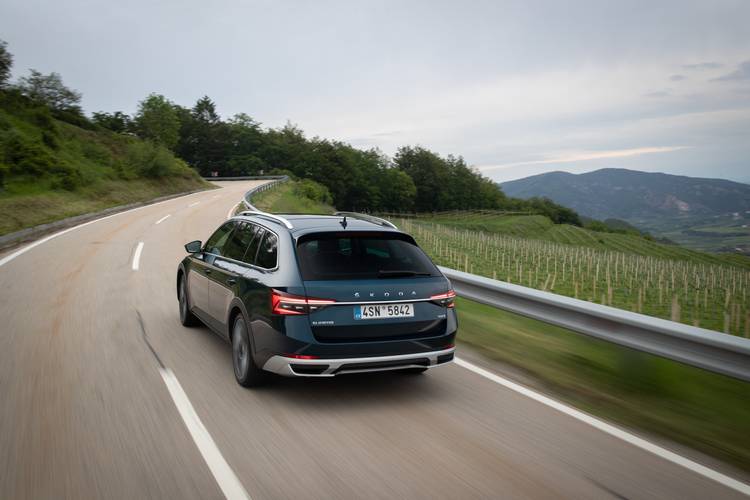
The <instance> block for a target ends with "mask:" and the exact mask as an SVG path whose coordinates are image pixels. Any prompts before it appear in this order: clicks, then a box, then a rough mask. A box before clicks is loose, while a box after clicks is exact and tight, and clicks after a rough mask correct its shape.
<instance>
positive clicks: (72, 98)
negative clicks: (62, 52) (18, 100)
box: [18, 69, 81, 115]
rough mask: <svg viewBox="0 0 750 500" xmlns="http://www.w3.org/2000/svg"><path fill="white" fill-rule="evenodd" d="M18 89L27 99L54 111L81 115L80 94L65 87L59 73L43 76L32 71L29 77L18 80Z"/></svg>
mask: <svg viewBox="0 0 750 500" xmlns="http://www.w3.org/2000/svg"><path fill="white" fill-rule="evenodd" d="M18 88H19V90H20V91H21V93H22V94H24V95H25V96H26V97H28V98H29V99H31V100H33V101H36V102H39V103H42V104H45V105H47V106H49V107H50V109H52V110H54V111H63V112H70V113H74V114H79V115H80V114H81V106H80V103H81V93H80V92H78V91H76V90H73V89H69V88H68V87H66V86H65V84H63V81H62V77H61V76H60V74H59V73H55V72H52V73H50V74H49V75H44V74H42V73H40V72H39V71H37V70H35V69H32V70H30V74H29V76H25V77H23V78H21V79H20V80H19V82H18Z"/></svg>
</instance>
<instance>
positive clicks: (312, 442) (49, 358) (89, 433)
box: [0, 182, 743, 499]
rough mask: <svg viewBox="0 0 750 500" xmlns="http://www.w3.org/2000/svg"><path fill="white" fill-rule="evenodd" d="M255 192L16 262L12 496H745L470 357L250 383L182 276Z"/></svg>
mask: <svg viewBox="0 0 750 500" xmlns="http://www.w3.org/2000/svg"><path fill="white" fill-rule="evenodd" d="M251 184H252V183H251V182H232V183H226V184H223V186H224V187H223V189H220V190H215V191H209V192H203V193H198V194H194V195H190V196H187V197H183V198H178V199H174V200H170V201H167V202H163V203H160V204H157V205H152V206H148V207H144V208H141V209H137V210H134V211H131V212H127V213H123V214H120V215H116V216H114V217H109V218H107V219H105V220H101V221H98V222H94V223H91V224H88V225H86V226H84V227H80V228H78V229H75V230H73V231H70V232H67V233H66V234H63V235H60V236H58V237H56V238H53V239H51V240H49V241H46V242H44V243H42V244H40V245H38V246H36V247H35V248H32V249H31V250H29V251H27V252H25V253H23V254H22V255H19V256H17V257H16V258H14V259H13V260H10V261H7V262H5V263H4V264H3V265H1V266H0V498H3V499H5V498H7V499H15V498H94V497H100V498H222V497H223V496H224V491H226V490H222V486H220V484H223V485H224V486H225V487H226V484H228V483H227V482H229V483H231V480H232V478H231V477H227V475H229V476H232V475H233V477H234V478H236V479H238V480H239V483H241V486H240V490H241V489H243V488H244V490H245V491H244V492H245V493H246V494H247V495H249V496H250V497H251V498H253V499H265V498H321V499H334V498H340V499H351V498H461V499H463V498H498V497H503V498H550V497H567V498H597V499H599V498H608V497H617V498H659V499H663V498H713V499H718V498H743V495H741V494H740V493H739V492H738V491H736V490H733V489H730V488H728V487H727V486H725V485H723V484H721V482H719V481H715V480H712V479H710V478H707V477H705V476H704V475H701V474H697V473H695V472H694V471H693V470H691V469H690V468H687V467H684V466H681V465H678V464H675V463H673V462H671V461H668V460H665V459H664V458H662V457H660V456H658V455H657V454H654V453H650V452H648V451H645V450H643V449H641V448H638V447H636V446H633V445H632V444H630V443H628V442H626V441H623V440H622V439H618V438H617V437H615V436H612V435H609V434H606V433H604V432H602V431H601V430H599V429H596V428H594V427H592V426H591V425H587V424H586V423H585V422H582V421H580V420H577V419H575V418H571V416H569V415H567V414H565V413H562V412H559V411H556V410H554V409H552V408H550V407H548V406H545V405H544V404H540V403H539V401H536V400H533V399H530V398H528V397H525V396H524V395H522V394H519V393H518V392H515V391H512V390H509V389H508V388H506V387H504V386H502V385H499V384H497V383H495V382H493V381H492V380H488V379H487V378H485V377H482V376H480V375H478V374H477V373H475V372H472V371H470V370H467V369H466V368H464V367H462V366H458V365H451V366H447V367H442V368H438V369H435V370H432V371H430V372H429V373H427V374H425V375H423V376H405V375H401V374H392V373H391V374H388V373H384V374H368V375H362V376H359V375H352V376H348V377H340V378H336V379H326V380H320V379H317V380H305V379H282V380H279V381H278V382H276V383H274V384H272V385H270V386H268V387H264V388H262V389H257V390H246V389H243V388H241V387H240V386H238V385H237V384H236V383H235V381H234V376H233V373H232V367H231V356H230V349H229V346H228V344H226V343H225V342H224V341H223V340H221V339H219V338H218V337H217V336H215V335H213V334H212V333H210V332H209V331H208V330H207V329H205V328H193V329H186V328H183V327H182V326H181V325H180V323H179V320H178V315H177V299H176V296H175V270H176V266H177V263H178V262H179V260H180V259H181V258H182V257H183V256H184V255H185V251H184V249H183V247H182V245H183V244H184V243H185V242H187V241H190V240H193V239H201V240H205V239H206V238H207V236H208V235H209V234H210V232H211V231H212V230H213V229H214V228H215V227H216V226H217V224H218V223H219V222H220V221H222V220H224V219H225V218H226V216H227V212H228V211H229V210H230V209H231V208H232V206H233V205H234V204H236V203H237V201H238V200H239V199H240V197H241V195H242V193H243V192H244V191H246V190H247V189H248V188H249V187H250V185H251ZM167 215H169V217H167V218H164V217H165V216H167ZM157 221H159V223H158V224H157ZM141 242H142V243H143V245H139V243H141ZM139 247H140V252H138V253H139V254H140V255H139V257H140V258H139V259H138V260H139V262H138V266H137V267H138V269H137V270H134V269H133V268H134V265H133V264H134V262H133V261H134V256H135V254H136V250H137V249H138V248H139ZM2 257H3V256H0V261H1V259H2ZM6 257H7V254H6ZM139 316H140V320H139ZM459 335H460V333H459ZM459 355H460V353H459ZM166 372H169V373H172V374H174V377H176V380H177V381H178V385H179V386H180V387H181V388H182V390H184V395H185V396H186V398H185V401H188V400H189V403H187V404H188V405H190V406H191V408H190V410H193V409H194V411H195V414H196V415H197V417H195V416H192V417H191V414H190V411H188V412H187V413H185V415H187V416H186V417H184V418H183V414H182V413H181V410H179V409H178V405H179V404H183V408H182V411H184V410H185V408H184V404H185V401H182V403H179V402H177V403H176V399H174V398H173V397H174V394H173V392H171V391H173V390H174V387H172V389H170V386H169V385H168V384H166V383H165V380H166V379H165V376H164V373H166ZM177 399H179V398H177ZM198 419H199V420H200V422H198ZM191 426H192V427H191ZM196 429H198V431H200V432H198V434H199V435H198V437H195V434H194V431H195V430H196ZM201 432H203V434H201ZM201 435H202V436H203V438H201V437H200V436H201ZM207 435H210V438H208V440H209V441H211V442H210V443H208V444H207V442H206V441H205V436H207ZM201 439H203V442H201ZM214 445H215V447H213V448H212V446H214ZM212 450H213V451H212ZM217 455H218V456H217ZM204 456H206V457H207V458H205V459H204ZM217 463H218V465H217ZM221 463H223V464H224V465H225V466H227V467H225V468H224V469H222V467H221ZM209 464H211V467H213V468H210V467H209ZM227 470H229V472H228V473H227ZM230 493H231V492H230ZM235 493H237V492H236V491H235Z"/></svg>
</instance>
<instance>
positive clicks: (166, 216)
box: [156, 214, 172, 224]
mask: <svg viewBox="0 0 750 500" xmlns="http://www.w3.org/2000/svg"><path fill="white" fill-rule="evenodd" d="M170 217H172V214H167V215H165V216H164V217H162V218H161V219H159V220H158V221H156V224H161V223H162V222H164V221H165V220H167V219H169V218H170Z"/></svg>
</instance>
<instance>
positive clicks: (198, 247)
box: [185, 240, 201, 253]
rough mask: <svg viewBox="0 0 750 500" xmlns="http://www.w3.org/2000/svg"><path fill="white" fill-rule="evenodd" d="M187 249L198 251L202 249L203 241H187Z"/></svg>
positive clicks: (188, 251)
mask: <svg viewBox="0 0 750 500" xmlns="http://www.w3.org/2000/svg"><path fill="white" fill-rule="evenodd" d="M185 250H187V253H198V252H200V251H201V241H200V240H195V241H191V242H190V243H187V244H186V245H185Z"/></svg>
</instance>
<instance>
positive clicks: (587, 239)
mask: <svg viewBox="0 0 750 500" xmlns="http://www.w3.org/2000/svg"><path fill="white" fill-rule="evenodd" d="M416 221H417V222H419V223H435V224H440V225H445V226H450V227H454V228H463V229H472V230H477V231H486V232H488V233H496V234H502V235H508V236H516V237H519V238H530V239H536V240H543V241H550V242H554V243H562V244H566V245H577V246H583V247H587V248H593V249H597V250H612V251H620V252H627V253H632V254H636V255H642V256H644V257H660V258H667V259H683V260H689V261H692V262H701V263H706V264H725V263H728V262H731V263H733V264H738V263H739V264H742V263H744V265H745V266H747V267H748V268H749V269H750V259H736V258H727V257H728V256H725V255H713V254H708V253H703V252H697V251H694V250H690V249H687V248H684V247H681V246H678V245H667V244H663V243H659V242H657V241H654V240H653V239H649V238H646V237H643V236H638V235H635V234H621V233H603V232H597V231H591V230H588V229H585V228H581V227H578V226H571V225H569V224H553V223H552V221H551V220H550V219H548V218H547V217H545V216H543V215H514V214H508V215H504V214H501V213H497V212H489V211H484V212H482V211H464V212H452V213H450V212H449V213H444V214H437V215H434V216H425V217H419V218H418V219H416Z"/></svg>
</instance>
